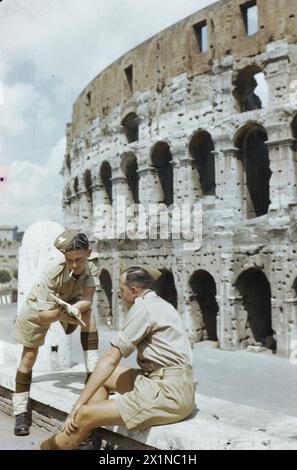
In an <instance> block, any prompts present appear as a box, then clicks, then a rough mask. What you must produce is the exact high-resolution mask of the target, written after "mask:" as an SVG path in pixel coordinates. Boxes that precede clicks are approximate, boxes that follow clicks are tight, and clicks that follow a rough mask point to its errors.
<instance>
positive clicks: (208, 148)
mask: <svg viewBox="0 0 297 470" xmlns="http://www.w3.org/2000/svg"><path fill="white" fill-rule="evenodd" d="M213 151H214V143H213V140H212V138H211V135H210V134H209V133H208V132H207V131H203V130H200V131H197V132H195V134H194V135H193V136H192V138H191V140H190V144H189V152H190V155H191V157H192V158H193V162H194V165H195V167H196V170H197V172H198V175H199V177H200V185H201V190H202V194H203V195H215V188H216V181H215V159H214V154H213Z"/></svg>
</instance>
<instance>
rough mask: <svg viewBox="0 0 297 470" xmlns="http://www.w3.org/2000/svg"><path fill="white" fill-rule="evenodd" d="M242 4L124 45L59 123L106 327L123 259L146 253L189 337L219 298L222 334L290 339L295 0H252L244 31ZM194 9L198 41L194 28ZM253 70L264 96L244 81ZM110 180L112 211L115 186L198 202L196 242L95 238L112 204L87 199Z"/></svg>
mask: <svg viewBox="0 0 297 470" xmlns="http://www.w3.org/2000/svg"><path fill="white" fill-rule="evenodd" d="M244 5H246V3H245V2H242V1H239V0H232V1H231V0H230V1H227V0H225V1H220V2H217V3H216V4H214V5H212V6H210V7H209V8H206V9H204V10H201V11H199V12H197V13H196V14H194V15H192V16H190V17H189V18H186V19H185V20H183V21H181V22H180V23H178V24H176V25H174V26H172V27H171V28H169V29H167V30H165V31H164V32H162V33H160V34H158V35H157V36H155V37H153V38H152V39H150V40H149V41H146V42H145V43H144V44H142V45H140V46H138V47H137V48H135V49H133V50H132V51H130V52H128V53H127V54H126V55H125V56H123V57H122V58H120V59H119V60H118V61H117V62H115V63H114V64H112V65H111V66H110V67H108V68H107V69H106V70H105V71H104V72H102V73H101V74H100V75H98V77H96V78H95V79H94V80H93V81H92V82H91V83H90V84H89V85H88V86H87V87H86V89H85V90H84V91H83V92H82V93H81V95H80V96H79V98H78V99H77V101H76V102H75V104H74V108H73V118H72V123H71V124H69V125H68V126H67V152H66V156H65V162H64V166H63V174H64V181H65V187H64V199H63V206H64V214H65V226H67V227H76V228H81V229H82V230H84V231H86V232H87V233H88V234H89V236H91V238H93V240H94V243H96V244H97V247H96V248H97V249H98V250H99V251H100V267H101V268H102V270H103V269H104V270H106V271H108V273H109V274H110V277H111V286H112V287H111V288H110V285H109V286H108V283H107V284H106V283H105V281H104V282H103V284H104V285H102V283H101V287H100V292H99V298H100V299H101V301H100V302H101V304H102V305H103V307H102V308H101V310H102V314H101V316H102V317H104V318H106V317H108V318H109V319H111V321H112V322H113V325H114V326H115V327H120V326H121V325H122V323H123V313H122V306H121V303H120V300H119V299H118V295H117V293H118V287H119V286H118V284H119V271H120V268H121V266H123V265H125V266H129V265H135V264H142V263H144V262H148V263H150V264H152V265H154V266H155V267H158V268H162V269H167V270H169V271H172V274H173V278H174V283H175V288H176V291H177V297H178V310H179V312H180V314H181V316H182V318H183V321H184V324H185V326H186V328H187V330H188V332H189V335H190V337H191V340H192V341H193V342H195V341H200V340H202V339H205V338H207V337H209V336H210V333H209V331H210V329H208V328H206V327H205V324H206V323H207V321H208V320H209V321H210V322H213V319H209V318H207V317H208V316H209V315H210V312H215V311H216V308H217V307H218V311H217V314H216V319H215V320H216V330H217V337H218V338H217V339H218V341H219V344H220V346H221V347H223V348H228V349H229V348H231V349H232V348H238V347H245V346H246V345H248V344H253V343H255V342H256V343H261V344H265V345H266V346H267V347H269V348H270V349H272V350H274V349H275V343H274V340H273V334H274V335H275V337H276V340H277V352H278V353H279V354H284V355H289V354H290V344H291V341H292V340H294V339H297V316H296V305H297V296H296V291H295V288H294V282H295V278H296V277H297V270H296V261H297V245H296V214H297V212H296V201H297V179H296V178H297V166H296V165H297V162H296V158H297V144H296V138H297V118H296V116H297V100H296V99H295V97H294V94H295V95H296V91H295V89H296V83H294V81H295V80H297V22H296V12H295V10H296V2H294V1H293V0H292V1H285V0H282V1H276V0H271V1H269V2H267V1H265V0H258V2H257V6H258V14H259V30H258V32H257V33H256V34H253V35H250V36H248V35H247V32H246V29H245V24H244V20H243V16H242V8H244ZM241 7H242V8H241ZM203 21H206V22H207V25H208V51H207V52H206V53H201V52H200V51H199V47H198V43H197V40H196V36H195V34H194V30H193V25H196V24H199V23H200V22H203ZM131 65H132V66H133V76H132V79H131V75H130V83H129V75H127V73H126V72H127V68H128V67H130V66H131ZM125 69H126V72H125ZM258 73H263V74H264V75H263V76H264V77H265V79H266V87H267V92H266V93H267V94H268V100H267V101H268V103H267V105H266V106H264V103H262V106H261V104H259V100H258V98H257V97H255V94H254V91H255V90H254V88H255V87H254V86H253V80H254V76H255V75H256V74H258ZM127 117H128V121H129V119H130V121H129V122H130V124H129V125H128V127H127V125H126V123H127ZM129 126H130V127H129ZM108 165H109V166H110V167H109V168H110V170H108V169H106V168H107V166H108ZM160 168H161V170H160ZM108 171H110V173H111V174H110V175H109V173H108ZM162 172H163V173H162ZM131 175H132V177H131ZM162 175H163V176H162ZM164 175H165V176H164ZM164 181H165V182H164ZM131 182H132V183H131ZM135 184H136V186H137V185H138V191H136V190H135V187H136V186H135ZM108 185H110V187H109V186H108ZM133 185H134V186H133ZM111 191H112V203H113V206H114V209H115V210H117V211H119V208H117V209H116V208H115V201H116V200H117V198H118V197H123V198H124V199H125V201H126V203H127V204H131V203H133V202H138V201H136V199H139V201H140V203H141V204H143V206H144V207H147V206H148V204H149V203H152V202H155V203H159V202H164V201H165V202H166V201H170V200H171V199H172V200H173V201H172V202H173V203H174V204H182V203H183V204H186V203H188V204H193V203H194V202H200V203H201V204H202V208H203V240H202V246H201V248H200V249H194V250H186V251H185V250H184V245H183V242H182V241H180V240H174V239H169V240H166V241H164V240H154V241H152V240H149V239H148V238H147V239H144V240H140V241H135V240H134V241H133V240H127V239H126V240H118V238H119V237H114V239H111V240H104V237H102V236H101V238H100V233H101V235H102V231H103V230H104V228H105V227H106V226H107V225H108V224H109V214H108V210H106V211H105V212H104V213H102V212H100V210H98V207H99V208H100V204H107V208H108V205H110V206H111V199H110V192H111ZM136 192H137V198H136V197H135V194H136ZM171 192H172V194H171ZM166 203H167V202H166ZM98 236H99V238H100V240H99V241H98ZM195 273H196V274H195ZM259 273H260V274H259ZM194 274H195V275H194ZM193 275H194V277H192V276H193ZM213 283H215V284H214V285H215V290H216V292H214V289H213V287H212V286H213ZM259 283H260V284H259ZM172 288H173V286H172ZM106 293H107V294H106ZM262 293H263V295H262V296H261V294H262ZM108 296H111V299H112V301H111V303H112V305H111V306H110V311H109V304H108V303H107V300H106V298H108ZM261 309H262V311H263V312H266V313H264V314H262V313H261ZM111 312H114V314H113V316H111ZM115 312H116V313H115ZM212 315H213V313H212ZM215 320H214V321H215ZM273 332H275V333H273Z"/></svg>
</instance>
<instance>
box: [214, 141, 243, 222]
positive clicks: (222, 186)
mask: <svg viewBox="0 0 297 470" xmlns="http://www.w3.org/2000/svg"><path fill="white" fill-rule="evenodd" d="M228 144H230V141H229V139H228V138H226V137H224V136H223V137H222V138H217V139H215V147H216V150H215V151H214V155H215V174H216V196H217V207H218V208H219V209H220V211H222V214H221V216H223V218H224V217H225V218H231V219H233V220H237V219H238V217H242V216H243V213H244V212H245V211H244V206H243V199H244V170H243V166H242V163H241V161H240V159H239V150H238V149H237V148H235V147H233V146H232V145H230V146H229V145H228Z"/></svg>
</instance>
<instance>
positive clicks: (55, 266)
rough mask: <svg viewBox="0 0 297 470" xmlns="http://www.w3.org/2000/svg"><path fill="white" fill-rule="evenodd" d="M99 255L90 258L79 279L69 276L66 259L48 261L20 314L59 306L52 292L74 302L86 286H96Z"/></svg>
mask: <svg viewBox="0 0 297 470" xmlns="http://www.w3.org/2000/svg"><path fill="white" fill-rule="evenodd" d="M96 261H97V257H96V258H93V257H92V258H89V261H88V264H87V267H86V269H85V271H84V272H83V273H82V274H81V275H80V276H79V278H78V279H77V280H75V279H73V278H72V277H70V276H69V274H70V271H69V268H68V266H67V265H66V261H62V262H58V263H57V262H51V263H48V264H47V265H46V266H45V268H44V270H43V272H42V275H41V277H40V280H39V281H38V282H36V283H35V284H34V285H33V287H32V288H31V289H30V291H29V294H28V295H27V298H26V300H25V302H24V304H23V306H22V309H21V312H20V315H23V314H25V313H26V314H28V313H29V312H30V311H32V310H33V311H35V312H36V311H38V312H41V311H43V310H52V309H54V308H56V307H57V304H56V302H55V300H54V299H53V298H52V297H51V295H50V292H51V293H53V294H54V295H56V296H58V297H60V298H61V299H62V300H65V301H66V302H70V303H73V302H74V301H77V300H79V299H78V297H79V296H80V295H81V294H82V291H83V290H84V289H85V288H86V287H95V286H96V285H97V284H98V283H99V280H98V268H97V263H96Z"/></svg>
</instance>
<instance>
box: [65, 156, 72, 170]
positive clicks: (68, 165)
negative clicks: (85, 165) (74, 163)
mask: <svg viewBox="0 0 297 470" xmlns="http://www.w3.org/2000/svg"><path fill="white" fill-rule="evenodd" d="M66 168H67V170H68V171H69V172H70V171H71V160H70V155H69V153H67V155H66Z"/></svg>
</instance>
